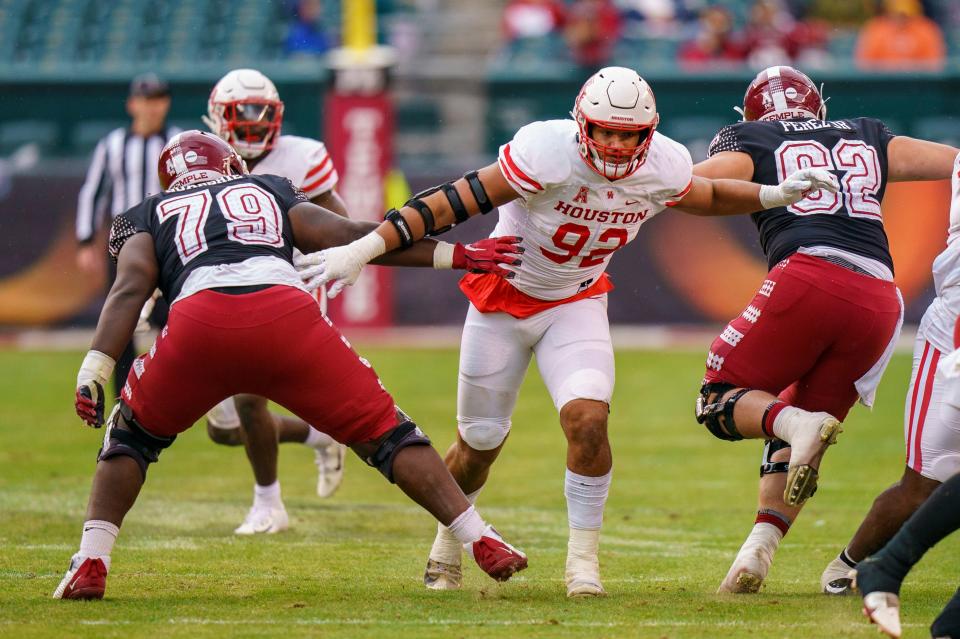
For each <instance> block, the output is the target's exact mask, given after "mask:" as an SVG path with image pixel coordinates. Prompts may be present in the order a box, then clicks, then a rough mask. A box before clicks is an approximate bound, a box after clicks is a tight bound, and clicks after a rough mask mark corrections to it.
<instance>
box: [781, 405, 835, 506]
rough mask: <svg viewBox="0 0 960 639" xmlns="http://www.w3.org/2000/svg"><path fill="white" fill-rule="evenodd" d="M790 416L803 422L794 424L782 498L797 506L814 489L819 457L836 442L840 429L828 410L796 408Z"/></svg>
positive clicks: (809, 495)
mask: <svg viewBox="0 0 960 639" xmlns="http://www.w3.org/2000/svg"><path fill="white" fill-rule="evenodd" d="M792 419H795V420H802V422H803V423H801V424H797V427H796V428H795V429H794V430H793V433H794V434H793V436H792V438H791V441H790V449H791V453H790V469H789V470H788V471H787V487H786V489H785V490H784V491H783V501H784V502H785V503H786V504H787V505H788V506H801V505H803V503H804V502H806V501H807V500H808V499H809V498H810V497H812V496H813V494H814V493H815V492H817V479H818V478H819V472H818V469H819V468H820V460H821V459H823V454H824V453H825V452H826V451H827V448H828V447H830V446H831V445H833V444H836V443H837V435H839V434H840V433H841V432H843V428H841V427H840V422H839V421H838V420H837V419H836V418H835V417H833V416H832V415H830V414H829V413H808V412H807V411H800V410H798V411H797V413H796V415H794V416H792Z"/></svg>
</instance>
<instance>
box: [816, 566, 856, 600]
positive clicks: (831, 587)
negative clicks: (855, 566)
mask: <svg viewBox="0 0 960 639" xmlns="http://www.w3.org/2000/svg"><path fill="white" fill-rule="evenodd" d="M850 570H851V568H850V566H848V565H847V564H846V562H844V561H843V560H842V559H840V558H839V557H836V558H834V560H833V561H831V562H830V563H829V564H827V567H826V568H824V570H823V574H822V575H820V590H821V591H822V592H823V593H824V594H825V595H838V596H844V595H852V594H853V585H852V582H853V579H851V578H850Z"/></svg>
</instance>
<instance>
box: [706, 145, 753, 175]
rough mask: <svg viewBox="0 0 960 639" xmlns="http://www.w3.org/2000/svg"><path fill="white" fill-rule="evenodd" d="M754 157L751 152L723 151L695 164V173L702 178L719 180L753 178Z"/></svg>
mask: <svg viewBox="0 0 960 639" xmlns="http://www.w3.org/2000/svg"><path fill="white" fill-rule="evenodd" d="M753 170H754V169H753V159H752V158H751V157H750V154H749V153H742V152H740V151H722V152H720V153H717V154H716V155H714V156H713V157H711V158H709V159H706V160H704V161H703V162H698V163H696V164H694V165H693V174H694V175H696V176H699V177H702V178H709V179H711V180H717V179H720V178H729V179H732V180H747V181H750V180H751V179H752V178H753Z"/></svg>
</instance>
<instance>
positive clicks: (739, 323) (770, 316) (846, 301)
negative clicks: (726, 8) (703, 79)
mask: <svg viewBox="0 0 960 639" xmlns="http://www.w3.org/2000/svg"><path fill="white" fill-rule="evenodd" d="M826 113H827V109H826V105H825V104H824V100H823V98H822V96H821V95H820V92H819V91H818V90H817V87H816V85H814V84H813V82H812V81H811V80H810V79H809V78H808V77H807V76H806V75H804V74H803V73H801V72H799V71H797V70H796V69H793V68H791V67H786V66H779V67H770V68H768V69H766V70H764V71H761V72H760V73H759V74H758V75H757V77H756V78H755V79H754V80H753V82H752V83H751V84H750V86H749V88H748V89H747V92H746V94H745V96H744V105H743V111H742V114H743V119H744V121H743V122H739V123H737V124H734V125H731V126H728V127H725V128H723V129H721V130H720V132H719V133H717V136H716V137H715V138H714V140H713V143H712V144H711V145H710V158H709V159H707V160H705V161H704V162H701V163H700V164H698V165H696V166H695V167H694V174H696V175H701V176H705V177H711V178H720V177H724V178H738V179H748V180H752V181H754V182H758V183H760V184H775V183H776V182H777V181H778V176H783V175H787V174H789V173H791V172H793V171H796V170H797V169H798V168H802V167H819V168H823V169H827V170H829V171H831V172H833V173H834V174H835V175H836V177H837V178H838V180H839V183H840V186H841V190H840V192H839V193H829V192H826V191H822V192H819V193H815V194H812V195H810V196H808V197H807V198H805V199H803V200H801V201H799V202H797V203H795V204H791V205H789V206H786V207H780V208H775V209H771V210H768V211H763V212H761V213H755V214H753V216H752V217H753V220H754V222H755V223H756V225H757V228H758V229H759V231H760V244H761V247H762V248H763V251H764V254H765V255H766V257H767V263H768V267H769V268H770V272H769V274H768V275H767V277H766V279H765V280H764V282H763V284H762V285H761V287H760V290H759V291H758V293H757V294H756V296H755V297H754V298H753V300H752V301H751V302H750V304H749V305H748V306H747V308H746V310H744V311H743V313H742V314H741V315H740V316H738V317H736V318H735V319H733V320H732V321H731V322H730V323H729V324H728V325H727V327H726V328H725V329H724V331H723V333H722V334H721V335H720V336H719V337H718V338H717V339H716V340H714V342H713V344H712V345H711V347H710V352H709V354H708V356H707V371H706V375H705V377H704V381H703V388H702V389H701V396H700V399H699V401H698V403H697V419H698V421H700V423H703V424H705V425H706V426H707V428H708V429H709V430H710V432H711V433H712V434H714V435H715V436H717V437H719V438H721V439H726V440H739V439H743V438H763V439H766V440H767V446H766V447H765V449H764V460H763V464H762V466H761V471H760V472H761V479H760V499H759V502H760V503H759V512H758V513H757V518H756V520H755V525H754V528H753V530H752V532H751V533H750V536H749V537H748V538H747V540H746V542H745V543H744V544H743V547H742V548H741V549H740V552H739V553H738V555H737V558H736V560H735V561H734V563H733V565H732V567H731V568H730V571H729V572H728V574H727V576H726V578H725V579H724V581H723V583H722V584H721V586H720V590H721V591H726V592H756V591H757V590H758V589H759V588H760V585H761V584H762V583H763V580H764V578H765V577H766V575H767V571H768V570H769V568H770V564H771V562H772V561H773V554H774V552H776V549H777V546H778V545H779V543H780V540H781V539H782V537H783V535H784V534H786V532H787V530H788V529H789V526H790V524H791V523H792V522H793V521H794V520H795V518H796V516H797V514H798V513H799V512H800V508H801V506H802V504H803V503H804V501H805V500H806V499H807V498H809V497H810V496H811V495H812V494H813V492H814V491H815V490H816V486H817V477H818V468H819V465H820V460H821V458H822V456H823V454H824V452H825V451H826V448H827V447H828V446H829V445H830V444H832V443H834V441H835V439H836V436H837V434H838V433H839V432H840V424H839V423H840V422H841V421H843V419H844V418H845V417H846V415H847V412H848V411H849V410H850V408H851V407H852V406H853V404H854V403H855V402H856V401H857V399H858V397H859V399H860V401H861V402H862V403H863V404H865V405H866V406H871V405H872V403H873V399H874V394H875V392H876V387H877V384H878V383H879V381H880V377H881V375H882V374H883V370H884V368H885V367H886V364H887V361H888V359H889V357H890V354H891V352H892V348H893V343H894V341H895V339H896V337H897V335H898V334H899V329H900V323H901V321H902V302H901V300H900V295H899V292H898V291H897V288H896V286H895V285H894V283H893V260H892V259H891V257H890V250H889V247H888V244H887V236H886V233H885V232H884V229H883V217H882V212H881V208H880V202H881V201H882V199H883V195H884V190H885V188H886V184H887V181H888V180H891V181H908V180H939V179H945V178H949V177H950V173H951V170H952V167H953V161H954V158H955V157H956V155H957V150H956V149H954V148H952V147H949V146H946V145H942V144H936V143H933V142H927V141H923V140H916V139H913V138H909V137H904V136H894V135H893V134H892V133H891V132H890V131H889V130H888V129H887V127H886V126H885V125H884V124H883V122H881V121H880V120H876V119H873V118H851V119H843V120H827V119H826ZM919 213H922V212H919ZM787 442H789V443H787ZM788 459H789V465H788V463H787V460H788ZM902 520H903V519H902V518H901V519H900V520H899V521H902ZM897 525H899V523H898V524H897Z"/></svg>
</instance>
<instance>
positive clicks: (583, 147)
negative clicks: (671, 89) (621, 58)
mask: <svg viewBox="0 0 960 639" xmlns="http://www.w3.org/2000/svg"><path fill="white" fill-rule="evenodd" d="M570 114H571V115H572V116H573V119H574V120H576V122H577V126H579V127H580V136H579V137H580V139H579V142H580V147H579V150H580V155H581V156H583V159H584V161H585V162H586V163H587V166H589V167H590V168H592V169H593V170H594V171H596V172H597V173H599V174H600V175H602V176H603V177H605V178H607V179H608V180H617V179H620V178H623V177H626V176H628V175H630V174H632V173H634V172H635V171H636V170H637V169H638V168H640V166H641V165H642V164H643V162H644V161H645V160H646V159H647V151H648V150H649V149H650V143H651V142H652V141H653V132H654V131H655V130H656V128H657V123H658V122H659V121H660V116H659V115H658V114H657V102H656V100H655V99H654V97H653V91H652V90H651V89H650V85H649V84H647V83H646V81H644V79H643V78H641V77H640V76H639V75H637V72H636V71H634V70H632V69H627V68H625V67H606V68H603V69H600V70H599V71H597V72H596V73H594V74H593V75H592V76H590V78H589V79H588V80H587V81H586V82H585V83H584V85H583V88H581V89H580V94H579V95H577V100H576V102H574V105H573V111H572V112H571V113H570ZM592 126H602V127H604V128H608V129H617V130H619V131H636V132H637V133H639V135H640V140H639V142H638V144H637V146H632V147H627V148H614V147H610V146H604V145H603V144H600V143H599V142H597V141H596V140H594V139H593V137H591V135H590V133H591V128H592Z"/></svg>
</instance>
